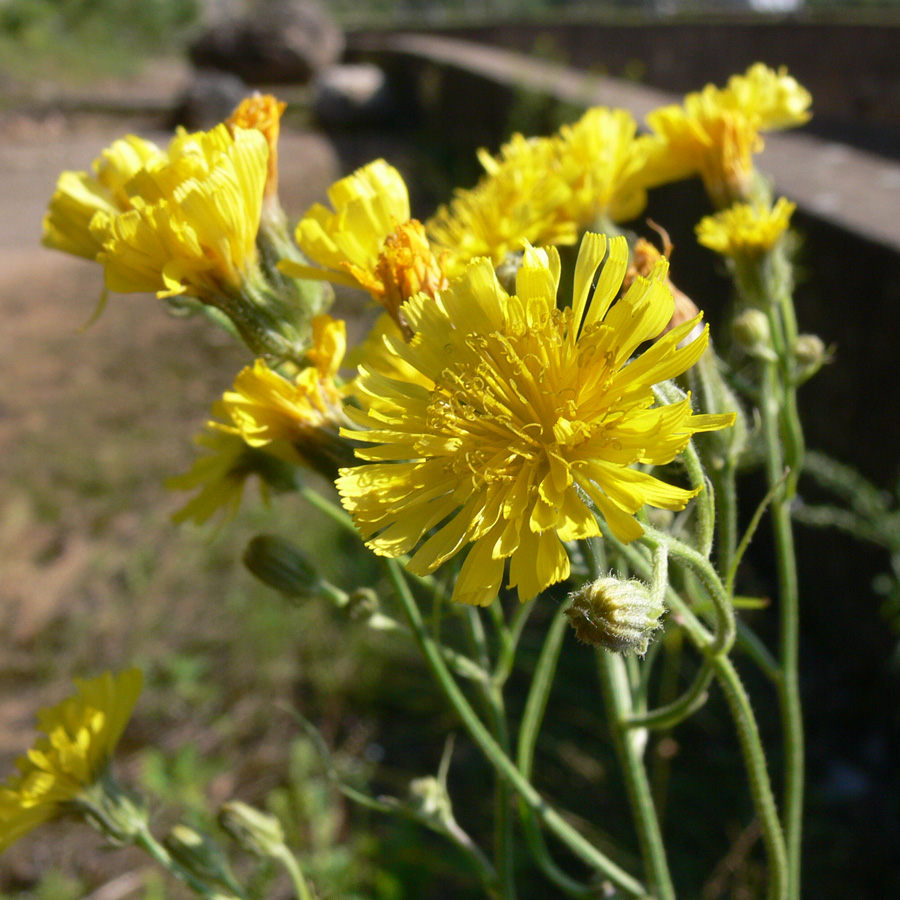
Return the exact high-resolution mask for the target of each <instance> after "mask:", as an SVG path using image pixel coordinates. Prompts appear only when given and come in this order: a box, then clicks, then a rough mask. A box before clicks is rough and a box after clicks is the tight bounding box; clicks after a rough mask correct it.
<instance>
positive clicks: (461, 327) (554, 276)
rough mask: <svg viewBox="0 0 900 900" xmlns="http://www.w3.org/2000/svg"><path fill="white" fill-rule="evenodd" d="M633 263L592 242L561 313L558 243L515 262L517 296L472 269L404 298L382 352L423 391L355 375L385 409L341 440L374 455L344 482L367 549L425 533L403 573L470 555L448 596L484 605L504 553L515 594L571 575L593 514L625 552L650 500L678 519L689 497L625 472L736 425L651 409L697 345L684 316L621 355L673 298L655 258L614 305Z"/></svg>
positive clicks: (401, 544)
mask: <svg viewBox="0 0 900 900" xmlns="http://www.w3.org/2000/svg"><path fill="white" fill-rule="evenodd" d="M607 250H608V251H609V258H608V259H607V261H606V263H605V265H603V267H602V269H601V270H600V273H599V276H598V282H597V287H596V290H595V291H594V293H593V300H592V301H591V302H590V303H589V302H588V298H589V295H590V294H591V284H592V280H593V279H594V275H595V273H597V270H598V268H600V265H601V262H602V261H603V259H604V256H605V255H606V254H607ZM627 265H628V249H627V245H626V242H625V239H624V238H615V239H613V240H612V241H607V239H606V238H605V237H604V236H602V235H594V234H588V235H586V236H585V238H584V240H583V242H582V245H581V249H580V252H579V255H578V261H577V264H576V269H575V284H574V299H573V304H572V306H571V308H569V307H565V308H562V309H558V308H557V305H556V294H557V288H558V284H559V275H560V262H559V255H558V253H557V252H556V250H555V249H554V248H551V249H550V250H549V251H542V250H534V249H532V248H528V249H527V250H526V253H525V258H524V262H523V266H522V267H521V268H520V270H519V273H518V277H517V282H516V290H517V294H516V295H514V296H510V295H508V294H507V293H506V291H504V290H503V288H502V287H501V286H500V284H499V282H498V281H497V278H496V275H495V273H494V270H493V267H492V265H491V261H490V260H488V259H478V260H475V261H473V263H472V264H471V265H470V266H469V267H468V269H467V270H466V273H465V275H464V277H463V278H461V279H460V280H459V281H457V282H454V283H452V284H451V286H450V288H449V289H448V290H447V291H446V292H443V293H442V294H441V295H440V297H439V298H437V299H435V300H433V301H432V300H428V301H427V302H426V300H425V299H424V298H423V297H422V296H421V295H420V296H419V297H416V298H413V299H412V300H411V301H410V302H409V303H408V304H407V316H408V317H409V320H410V323H411V324H412V326H413V331H414V335H415V336H414V338H413V340H412V342H411V343H409V344H403V343H402V342H400V341H397V340H393V341H391V342H390V344H391V347H392V348H393V352H394V353H395V354H396V355H397V356H398V357H400V358H401V359H402V360H403V361H404V362H405V363H407V364H408V365H410V366H412V367H413V368H414V369H415V370H417V371H418V372H419V373H421V375H422V376H424V377H425V378H426V379H428V380H430V382H431V383H432V384H433V388H431V389H429V388H428V387H427V386H425V385H422V384H418V383H414V382H413V381H411V380H408V379H407V380H402V379H398V378H388V377H385V376H383V375H381V374H379V373H378V372H375V371H372V370H367V369H366V368H365V367H363V370H362V372H361V375H360V377H359V379H358V382H359V391H360V394H361V396H362V398H363V401H364V402H366V397H367V395H370V396H372V397H377V398H378V402H377V404H376V403H371V402H367V403H366V405H367V407H368V409H367V411H365V412H363V411H356V412H354V411H352V410H350V411H348V414H349V415H350V416H351V417H352V418H353V419H354V421H356V422H357V423H358V424H359V425H361V426H363V427H364V428H367V429H370V430H368V431H366V430H361V431H348V432H347V434H348V435H349V436H352V437H354V438H356V439H358V440H360V441H365V442H368V443H371V444H375V445H376V446H374V447H372V448H370V449H366V450H357V456H358V457H359V458H360V459H363V460H366V461H367V463H366V464H364V465H362V466H358V467H356V468H347V469H344V470H342V472H341V477H340V478H339V479H338V481H337V485H338V489H339V491H340V493H341V497H342V500H343V503H344V506H345V507H346V509H347V510H348V511H349V512H350V513H352V515H353V517H354V519H355V521H356V524H357V527H358V528H359V529H360V531H361V533H362V535H363V537H364V538H365V539H366V541H367V544H368V546H369V547H370V548H372V549H373V550H374V551H375V552H376V553H378V554H380V555H384V556H392V557H396V556H400V555H402V554H405V553H408V552H410V551H412V550H413V548H414V547H415V546H416V545H417V544H418V543H419V541H420V540H421V539H422V538H423V537H425V535H426V534H428V533H429V532H430V531H431V530H432V529H436V530H435V531H434V533H433V534H431V536H429V537H428V538H427V540H425V541H424V543H422V545H421V546H420V547H419V549H418V550H417V551H416V553H415V554H414V555H413V557H412V559H411V560H410V562H409V568H410V570H411V571H413V572H416V573H426V572H432V571H434V570H435V569H436V568H437V567H438V566H439V565H441V563H443V562H444V561H445V560H447V559H449V558H450V557H452V556H454V555H455V554H456V553H458V552H459V551H460V550H461V549H462V548H463V546H464V545H465V544H467V543H472V545H473V546H472V547H471V549H470V550H469V552H468V555H467V557H466V559H465V562H464V563H463V565H462V569H461V570H460V573H459V577H458V579H457V582H456V586H455V588H454V592H453V597H454V599H455V600H460V601H462V602H465V603H474V604H487V603H490V602H491V601H492V599H493V598H494V596H495V595H496V594H497V591H498V589H499V587H500V584H501V581H502V577H503V571H504V564H505V561H506V560H507V559H509V561H510V568H509V574H510V586H511V587H516V588H517V589H518V594H519V597H520V599H522V600H526V599H528V598H529V597H532V596H534V595H535V594H537V593H539V592H540V591H542V590H543V589H544V588H546V587H547V586H548V585H551V584H554V583H555V582H558V581H562V580H563V579H565V578H567V577H568V574H569V559H568V555H567V553H566V550H565V548H564V546H563V543H562V542H563V541H571V540H577V539H581V538H588V537H591V536H595V535H597V534H599V526H598V523H597V519H596V515H598V514H599V515H601V516H603V517H604V518H605V519H606V521H607V522H608V523H609V527H610V529H611V531H612V532H613V534H614V535H615V536H616V537H617V538H619V539H620V540H623V541H631V540H634V539H635V538H637V537H639V536H640V535H641V534H642V528H641V526H640V525H639V524H638V522H637V521H636V520H635V519H634V518H633V515H634V513H635V512H636V511H637V510H639V509H640V508H641V507H642V506H643V505H644V504H647V503H649V504H652V505H654V506H660V507H663V508H665V509H683V508H684V506H685V504H686V503H687V501H688V500H690V499H691V497H693V496H694V495H695V493H696V492H695V491H691V490H685V489H683V488H680V487H675V486H672V485H668V484H666V483H664V482H662V481H660V480H658V479H657V478H655V477H654V476H652V475H650V474H649V473H647V472H644V471H639V470H636V469H632V468H630V466H632V465H633V464H635V463H642V464H645V465H653V466H657V465H664V464H666V463H668V462H671V461H672V460H673V459H674V458H675V456H676V455H677V454H678V453H679V452H681V450H683V449H684V447H685V446H686V445H687V443H688V441H689V440H690V437H691V435H692V434H694V433H695V432H698V431H710V430H715V429H719V428H723V427H725V426H727V425H730V424H731V423H732V421H733V420H734V416H733V415H694V414H693V412H692V410H691V406H690V400H689V399H685V400H684V401H683V402H680V403H676V404H673V405H669V406H663V407H654V406H653V403H654V399H653V397H654V395H653V390H652V388H653V385H654V384H655V383H656V382H658V381H661V380H664V379H667V378H672V377H674V376H675V375H678V374H680V373H681V372H683V371H685V370H686V369H687V368H688V367H689V366H691V365H693V363H694V362H696V360H697V359H698V358H699V357H700V355H701V354H702V353H703V350H704V348H705V347H706V344H707V335H706V331H704V332H703V333H702V334H701V336H700V337H699V338H697V339H695V340H694V341H693V342H691V343H689V344H687V345H686V346H685V347H682V348H679V346H678V344H679V343H680V342H681V341H682V340H683V339H684V338H685V337H686V336H687V335H688V334H689V333H690V332H691V330H692V329H693V328H694V326H695V324H696V320H693V321H689V322H686V323H684V324H683V325H681V326H679V327H677V328H674V329H672V331H670V332H669V333H668V334H667V335H666V336H664V337H662V338H660V339H659V340H658V341H656V343H655V344H653V345H652V346H651V347H650V348H649V349H647V350H645V351H644V353H643V354H642V355H640V356H639V357H637V358H636V359H633V360H631V356H632V354H633V353H634V352H635V350H636V349H637V348H638V346H639V345H641V344H642V343H643V342H645V341H647V340H649V339H651V338H654V337H656V336H657V335H658V334H659V333H660V332H661V331H662V330H663V328H664V327H665V326H666V324H667V323H668V322H669V320H670V319H671V317H672V310H673V306H674V303H673V300H672V295H671V293H670V292H669V290H668V288H667V287H666V284H665V278H666V273H667V264H666V262H665V260H661V261H660V263H659V264H658V265H657V266H656V267H655V268H654V271H653V272H652V273H651V276H650V278H649V279H645V278H639V279H637V280H636V281H635V283H634V284H633V285H632V286H631V287H630V288H629V290H628V291H627V292H626V293H625V295H624V296H623V297H622V298H621V299H619V300H618V302H616V303H614V302H613V301H614V300H615V299H616V297H617V295H618V293H619V288H620V286H621V284H622V279H623V277H624V275H625V271H626V268H627Z"/></svg>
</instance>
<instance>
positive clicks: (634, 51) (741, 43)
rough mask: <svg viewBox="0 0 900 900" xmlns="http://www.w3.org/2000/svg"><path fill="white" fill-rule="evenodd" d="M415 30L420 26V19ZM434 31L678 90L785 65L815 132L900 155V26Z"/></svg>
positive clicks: (659, 24)
mask: <svg viewBox="0 0 900 900" xmlns="http://www.w3.org/2000/svg"><path fill="white" fill-rule="evenodd" d="M409 30H411V31H412V30H416V29H415V26H414V24H412V23H411V24H410V28H409ZM423 30H425V29H423ZM431 33H439V34H442V35H444V36H447V37H458V38H463V39H466V40H471V41H475V42H479V43H487V44H491V45H494V46H497V47H503V48H507V49H510V50H518V51H520V52H526V53H533V52H537V53H538V54H539V55H542V56H545V57H546V56H549V57H551V58H553V59H555V60H556V61H558V62H561V63H564V64H566V65H570V66H572V67H575V68H583V69H591V70H595V71H597V72H598V73H602V74H608V75H613V76H616V77H628V78H636V79H638V80H639V81H641V82H642V83H644V84H646V85H648V86H651V87H656V88H660V89H662V90H666V91H670V92H673V93H683V92H686V91H690V90H696V89H698V88H700V87H702V86H703V85H704V84H706V83H708V82H714V83H717V84H722V83H724V82H725V81H726V80H727V78H728V76H729V75H732V74H733V73H735V72H740V71H743V70H744V69H746V68H747V66H749V65H750V64H751V63H753V62H757V61H761V62H765V63H767V64H768V65H770V66H773V67H777V66H781V65H786V66H787V67H788V69H789V70H790V72H791V74H793V75H795V76H796V77H797V79H798V80H799V81H800V82H801V83H802V84H804V85H805V86H806V87H807V88H809V90H810V91H811V92H812V94H813V96H814V97H815V110H816V116H815V122H814V125H813V130H814V131H819V132H821V133H826V134H829V135H833V136H841V137H844V138H845V139H848V140H852V141H853V142H854V143H857V144H859V145H861V146H864V147H868V148H869V149H874V150H877V151H879V152H883V153H888V154H890V155H900V24H893V23H890V24H868V25H867V24H858V23H848V22H810V21H803V20H799V19H778V20H774V21H772V20H764V21H760V20H758V19H749V20H748V19H738V20H731V21H727V20H720V21H712V22H684V21H677V20H671V21H655V22H648V23H645V24H621V25H613V24H590V23H588V24H584V23H577V24H576V23H562V24H557V25H553V24H546V23H544V24H540V25H491V26H481V27H471V28H456V29H441V30H439V31H438V32H431ZM363 36H364V33H360V34H359V35H358V37H363ZM355 37H357V36H351V42H352V41H353V40H354V39H355ZM835 132H837V133H835Z"/></svg>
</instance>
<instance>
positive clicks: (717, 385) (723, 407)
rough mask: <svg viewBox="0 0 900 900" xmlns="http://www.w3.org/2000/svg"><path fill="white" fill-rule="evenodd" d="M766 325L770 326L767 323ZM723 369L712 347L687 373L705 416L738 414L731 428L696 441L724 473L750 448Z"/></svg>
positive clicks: (744, 423) (738, 404) (747, 432)
mask: <svg viewBox="0 0 900 900" xmlns="http://www.w3.org/2000/svg"><path fill="white" fill-rule="evenodd" d="M757 311H758V310H757ZM748 312H749V310H748ZM766 325H767V326H768V322H767V323H766ZM724 368H725V364H724V363H723V362H722V361H721V360H720V359H719V357H718V356H716V353H715V351H714V350H713V348H712V346H710V347H708V348H707V350H706V352H705V353H704V354H703V356H701V357H700V359H699V360H698V362H697V364H696V365H695V366H693V367H692V368H691V369H689V370H688V373H687V379H688V383H689V385H690V388H691V391H692V392H693V394H694V396H695V397H696V398H697V407H698V408H699V409H702V410H703V412H705V413H725V412H733V413H737V418H736V419H735V421H734V425H733V426H732V427H731V428H722V429H720V430H719V431H710V432H706V433H704V434H698V435H695V437H694V440H695V442H696V444H697V447H698V449H699V450H700V453H701V454H702V455H703V457H704V460H705V461H706V462H707V464H708V465H710V466H713V467H715V468H717V469H721V468H722V467H723V466H724V465H725V464H726V463H727V462H729V461H730V462H736V461H737V460H738V459H739V458H740V456H741V454H742V453H743V452H744V450H746V448H747V444H748V441H749V435H750V427H749V425H748V423H747V415H746V413H745V412H744V409H743V406H742V405H741V402H740V400H738V397H737V394H735V392H734V390H733V389H732V387H731V385H730V384H729V383H728V381H727V380H726V378H725V375H724V371H723V370H724ZM670 402H671V401H670Z"/></svg>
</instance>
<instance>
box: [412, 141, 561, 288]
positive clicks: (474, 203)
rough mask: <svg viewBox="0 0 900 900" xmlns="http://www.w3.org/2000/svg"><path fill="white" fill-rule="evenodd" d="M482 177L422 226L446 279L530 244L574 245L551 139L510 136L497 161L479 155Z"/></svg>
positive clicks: (500, 259)
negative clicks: (477, 260)
mask: <svg viewBox="0 0 900 900" xmlns="http://www.w3.org/2000/svg"><path fill="white" fill-rule="evenodd" d="M479 159H480V161H481V164H482V166H483V167H484V169H485V174H484V175H483V176H482V178H481V179H480V180H479V182H478V184H477V185H476V186H475V187H474V188H471V189H469V190H463V189H460V190H457V191H456V193H455V195H454V197H453V200H451V202H450V203H449V205H446V206H441V207H440V208H439V209H438V210H437V212H436V213H435V214H434V215H433V216H432V217H431V218H430V219H429V220H428V221H427V222H426V223H425V227H426V230H427V232H428V235H429V237H430V238H431V240H432V243H433V244H434V246H435V248H436V252H438V253H439V254H441V255H442V258H443V260H444V269H445V271H446V272H447V273H448V276H449V277H455V276H457V275H459V274H461V273H462V272H464V271H465V268H466V266H467V265H468V263H469V261H470V260H472V259H475V258H477V257H482V256H484V257H487V258H488V259H490V260H491V262H492V263H493V264H494V266H497V265H499V264H500V263H501V262H503V260H504V259H505V258H506V256H507V254H509V253H515V252H518V251H521V250H522V249H523V248H524V247H525V245H526V244H527V243H530V244H574V243H575V241H576V240H577V237H578V229H577V223H576V222H575V221H574V220H573V219H571V218H565V214H566V210H567V203H569V202H570V198H571V190H570V188H569V187H568V185H567V184H566V182H565V180H564V179H563V177H562V176H561V174H560V171H559V157H558V152H557V146H556V144H555V143H554V141H553V140H552V139H550V138H525V137H523V136H522V135H520V134H517V135H514V136H513V138H512V140H510V142H509V143H508V144H505V145H504V146H503V147H502V148H501V150H500V154H499V156H497V157H492V156H490V154H488V153H487V152H486V151H484V150H482V151H480V152H479Z"/></svg>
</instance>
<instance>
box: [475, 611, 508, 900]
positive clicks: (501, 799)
mask: <svg viewBox="0 0 900 900" xmlns="http://www.w3.org/2000/svg"><path fill="white" fill-rule="evenodd" d="M480 613H481V611H480V610H479V609H476V608H474V607H471V606H470V607H468V608H467V609H466V619H467V621H468V623H469V631H470V635H471V639H472V643H473V645H474V648H475V652H476V653H477V655H478V659H479V662H480V664H481V666H482V668H483V669H484V670H485V671H486V672H488V671H490V669H491V661H490V656H489V653H488V644H487V637H486V635H485V633H484V624H483V623H482V621H481V614H480ZM504 627H505V626H504ZM481 688H482V694H483V698H484V701H485V706H486V708H487V713H488V717H489V720H490V724H491V731H492V733H493V735H494V738H495V739H496V741H497V743H498V745H499V746H500V749H501V750H502V751H503V753H504V754H506V755H507V756H508V755H509V730H508V728H507V725H506V707H505V704H504V702H503V692H502V690H501V689H500V687H499V685H498V684H497V683H496V682H495V681H494V680H493V679H490V678H488V679H485V681H483V682H482V683H481ZM511 806H512V792H511V790H510V786H509V782H508V781H507V780H506V779H505V778H504V777H503V776H502V775H501V774H500V772H495V773H494V866H495V868H496V871H497V875H498V881H499V885H500V896H501V897H503V898H504V900H515V897H516V878H515V843H514V840H513V829H512V815H511V812H512V810H511Z"/></svg>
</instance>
